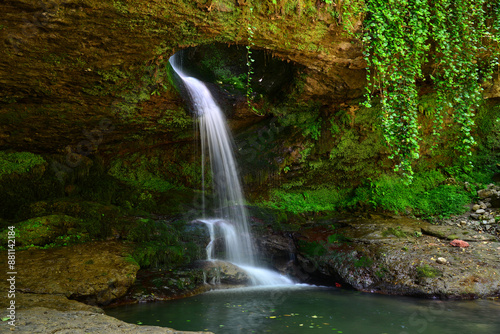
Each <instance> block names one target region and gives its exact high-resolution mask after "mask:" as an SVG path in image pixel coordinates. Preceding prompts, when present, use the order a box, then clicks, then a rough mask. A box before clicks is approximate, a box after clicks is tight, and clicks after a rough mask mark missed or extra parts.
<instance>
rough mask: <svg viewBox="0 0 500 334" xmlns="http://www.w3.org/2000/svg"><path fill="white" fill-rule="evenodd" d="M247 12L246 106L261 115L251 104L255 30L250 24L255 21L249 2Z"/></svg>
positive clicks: (252, 97)
mask: <svg viewBox="0 0 500 334" xmlns="http://www.w3.org/2000/svg"><path fill="white" fill-rule="evenodd" d="M248 10H249V15H248V21H247V22H248V23H247V32H248V37H247V46H246V48H247V67H248V71H247V84H246V90H247V94H246V95H247V104H248V109H249V110H251V111H253V112H254V113H256V114H258V115H260V114H261V113H260V112H259V110H257V108H255V106H254V105H253V104H252V102H253V100H254V94H253V88H252V76H253V74H254V73H255V72H254V70H253V63H254V62H255V59H254V58H253V57H252V47H253V46H254V45H255V43H254V41H253V35H254V34H255V29H257V28H256V27H255V26H253V25H252V22H253V21H254V20H255V18H254V14H253V11H254V7H253V5H252V3H251V2H250V1H249V2H248Z"/></svg>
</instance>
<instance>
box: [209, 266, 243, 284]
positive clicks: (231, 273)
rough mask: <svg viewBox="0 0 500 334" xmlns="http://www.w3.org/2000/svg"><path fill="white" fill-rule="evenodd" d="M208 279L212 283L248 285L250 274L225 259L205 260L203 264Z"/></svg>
mask: <svg viewBox="0 0 500 334" xmlns="http://www.w3.org/2000/svg"><path fill="white" fill-rule="evenodd" d="M202 268H203V271H204V272H205V275H206V281H207V283H210V284H230V285H246V284H249V283H250V278H249V277H248V274H247V273H246V272H245V270H243V269H242V268H240V267H238V266H237V265H234V264H232V263H229V262H225V261H204V262H203V264H202Z"/></svg>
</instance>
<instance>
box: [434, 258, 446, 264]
mask: <svg viewBox="0 0 500 334" xmlns="http://www.w3.org/2000/svg"><path fill="white" fill-rule="evenodd" d="M436 262H437V263H439V264H446V263H447V262H448V261H447V260H446V259H445V258H444V257H438V258H437V260H436Z"/></svg>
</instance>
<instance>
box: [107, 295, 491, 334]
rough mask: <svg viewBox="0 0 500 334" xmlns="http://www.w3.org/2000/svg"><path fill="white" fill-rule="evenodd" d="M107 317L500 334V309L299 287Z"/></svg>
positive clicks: (361, 331)
mask: <svg viewBox="0 0 500 334" xmlns="http://www.w3.org/2000/svg"><path fill="white" fill-rule="evenodd" d="M106 313H107V314H108V315H111V316H113V317H116V318H118V319H121V320H124V321H126V322H130V323H135V324H143V325H156V326H165V327H172V328H175V329H177V330H192V331H199V330H209V331H212V332H214V333H216V334H229V333H230V334H236V333H277V334H293V333H346V334H347V333H355V334H365V333H366V334H372V333H373V334H382V333H386V334H405V333H408V334H409V333H426V334H427V333H429V334H433V333H436V334H446V333H450V334H451V333H453V334H466V333H474V334H478V333H485V334H486V333H488V334H492V333H500V302H499V301H492V300H475V301H440V300H426V299H416V298H409V297H395V296H383V295H377V294H369V293H361V292H357V291H349V290H343V289H336V288H325V287H312V286H300V285H299V286H292V287H291V286H286V287H273V288H243V289H233V290H218V291H211V292H208V293H204V294H201V295H198V296H194V297H190V298H185V299H180V300H173V301H168V302H161V303H150V304H136V305H129V306H124V307H118V308H113V309H108V310H107V311H106Z"/></svg>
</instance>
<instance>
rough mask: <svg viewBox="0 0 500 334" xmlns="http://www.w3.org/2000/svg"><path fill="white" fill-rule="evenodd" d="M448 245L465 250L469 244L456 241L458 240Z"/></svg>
mask: <svg viewBox="0 0 500 334" xmlns="http://www.w3.org/2000/svg"><path fill="white" fill-rule="evenodd" d="M450 245H452V246H454V247H461V248H467V247H469V243H468V242H466V241H463V240H458V239H455V240H452V241H450Z"/></svg>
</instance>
